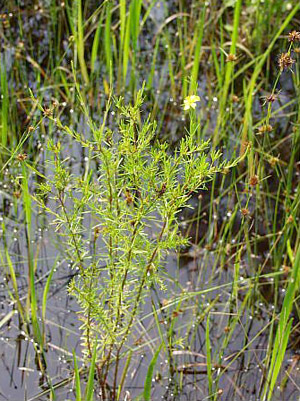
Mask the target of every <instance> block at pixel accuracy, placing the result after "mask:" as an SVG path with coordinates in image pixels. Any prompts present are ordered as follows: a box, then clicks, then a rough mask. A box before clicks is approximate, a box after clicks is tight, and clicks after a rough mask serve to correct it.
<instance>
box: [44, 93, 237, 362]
mask: <svg viewBox="0 0 300 401" xmlns="http://www.w3.org/2000/svg"><path fill="white" fill-rule="evenodd" d="M142 102H143V97H142V91H139V92H138V94H137V97H136V101H135V103H134V104H133V105H124V102H123V99H122V98H119V99H116V101H115V104H116V108H117V110H118V112H119V116H120V118H119V122H118V126H117V128H116V129H114V130H111V129H109V128H108V127H105V126H104V125H103V126H102V127H101V129H98V128H97V127H96V125H95V124H94V123H93V122H92V121H91V120H89V125H90V127H91V129H92V134H93V140H90V139H88V138H83V136H82V135H79V134H78V133H74V132H73V131H71V130H70V129H69V128H67V127H63V126H62V124H61V123H60V121H59V120H57V125H58V127H59V128H60V129H63V130H64V131H65V132H66V133H68V134H69V135H71V136H72V138H73V139H74V140H75V141H77V142H78V143H79V144H81V145H82V146H84V147H85V148H88V149H89V152H90V160H91V161H92V163H91V164H90V167H89V168H88V170H87V171H86V172H85V174H84V177H83V178H78V177H75V176H73V175H72V174H71V173H70V172H69V170H68V167H67V164H66V162H65V160H64V159H63V156H62V154H63V150H62V149H61V146H60V144H59V143H58V144H56V145H54V143H53V142H52V141H49V149H50V150H51V153H52V154H53V160H52V161H49V162H51V163H53V173H52V176H51V177H50V179H48V182H47V184H45V183H42V184H40V187H39V194H38V195H37V197H36V200H37V202H38V203H39V204H40V206H41V207H43V208H45V209H46V210H47V211H48V212H50V213H52V214H53V215H54V224H55V226H56V230H57V231H58V232H59V233H60V234H61V235H62V237H63V239H64V240H65V245H66V252H67V253H68V255H69V257H70V258H71V260H72V262H73V267H74V269H78V270H79V274H78V276H77V277H76V278H75V279H74V280H73V281H72V283H71V284H70V287H69V291H70V293H71V294H73V295H75V297H76V298H77V300H78V303H79V305H80V308H81V313H80V316H81V319H82V333H83V337H82V339H83V344H84V349H85V351H86V354H87V356H91V355H92V349H93V347H95V342H96V338H97V339H98V340H97V361H98V362H99V361H101V364H102V367H103V365H108V366H109V364H110V363H111V358H112V351H113V350H114V351H115V352H117V355H118V353H119V352H120V350H121V349H122V347H123V345H124V344H125V343H126V342H127V341H128V339H129V337H130V334H131V332H132V330H133V328H134V325H135V322H136V317H137V316H138V313H139V311H140V310H141V309H142V307H143V303H144V302H145V301H146V300H147V299H148V298H149V295H150V291H151V288H152V287H153V286H158V287H160V288H161V289H164V288H165V283H164V259H165V256H166V255H167V253H168V252H169V251H170V250H171V249H175V248H178V247H180V246H182V245H185V244H186V243H187V239H186V238H183V237H182V235H181V233H180V230H179V225H178V220H177V216H178V213H179V212H180V211H181V210H182V209H183V208H184V207H186V206H188V201H189V199H190V198H191V196H192V194H193V193H194V192H195V191H198V190H199V189H201V188H202V189H203V188H205V184H206V183H207V182H208V181H210V180H211V179H212V177H213V176H214V175H215V174H216V173H217V172H219V171H223V170H227V169H228V167H230V164H229V163H226V162H223V163H220V165H219V166H218V165H217V161H218V159H219V157H220V155H221V154H220V152H218V151H211V152H210V155H209V156H208V155H207V154H206V153H205V151H206V150H207V149H209V142H200V143H197V141H196V140H195V133H196V130H197V126H196V123H195V122H194V117H193V114H191V125H190V127H191V128H190V132H189V133H187V135H186V136H185V137H184V138H183V139H182V140H181V142H180V145H179V147H178V148H177V149H176V150H175V152H174V153H171V152H169V146H168V144H167V143H160V142H159V141H157V139H156V137H155V133H156V131H155V129H156V124H155V123H153V122H151V121H150V118H149V117H146V118H145V119H144V120H143V121H142V122H140V120H141V117H140V115H141V112H140V109H141V106H142ZM107 112H108V111H107ZM50 188H51V189H50ZM46 195H47V196H48V197H50V198H51V200H52V201H55V204H56V207H55V208H52V210H50V208H49V207H47V206H46V202H45V199H46ZM91 233H92V234H91ZM116 366H117V363H116Z"/></svg>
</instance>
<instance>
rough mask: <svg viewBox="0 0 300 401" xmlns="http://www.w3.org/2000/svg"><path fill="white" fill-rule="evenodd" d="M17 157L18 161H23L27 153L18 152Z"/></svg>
mask: <svg viewBox="0 0 300 401" xmlns="http://www.w3.org/2000/svg"><path fill="white" fill-rule="evenodd" d="M17 159H18V160H19V162H23V161H24V160H26V159H27V154H26V153H20V154H18V156H17Z"/></svg>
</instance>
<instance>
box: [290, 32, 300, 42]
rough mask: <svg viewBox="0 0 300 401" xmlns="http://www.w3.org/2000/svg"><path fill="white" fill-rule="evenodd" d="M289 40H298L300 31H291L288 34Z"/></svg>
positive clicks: (299, 39)
mask: <svg viewBox="0 0 300 401" xmlns="http://www.w3.org/2000/svg"><path fill="white" fill-rule="evenodd" d="M288 40H289V42H300V32H299V31H292V32H290V33H289V34H288Z"/></svg>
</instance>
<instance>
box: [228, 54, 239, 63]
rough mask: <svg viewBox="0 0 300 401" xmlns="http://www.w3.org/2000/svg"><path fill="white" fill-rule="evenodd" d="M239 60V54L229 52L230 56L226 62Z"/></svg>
mask: <svg viewBox="0 0 300 401" xmlns="http://www.w3.org/2000/svg"><path fill="white" fill-rule="evenodd" d="M236 60H237V56H236V55H235V54H231V53H230V54H228V56H227V58H226V62H227V63H229V62H234V61H236Z"/></svg>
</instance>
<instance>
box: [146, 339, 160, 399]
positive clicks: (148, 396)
mask: <svg viewBox="0 0 300 401" xmlns="http://www.w3.org/2000/svg"><path fill="white" fill-rule="evenodd" d="M162 346H163V343H161V344H160V346H159V347H158V348H157V350H156V352H155V354H154V355H153V358H152V359H151V362H150V365H149V367H148V370H147V375H146V380H145V385H144V400H145V401H151V387H152V377H153V371H154V368H155V365H156V362H157V359H158V357H159V353H160V350H161V348H162Z"/></svg>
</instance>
